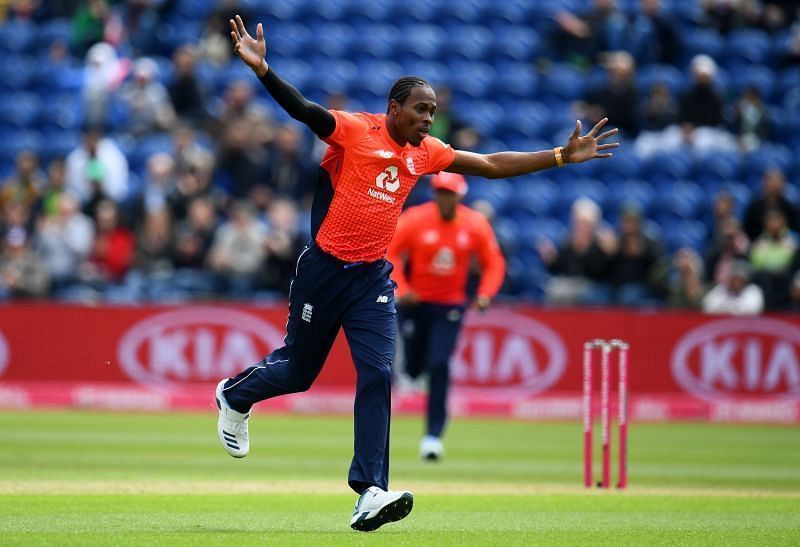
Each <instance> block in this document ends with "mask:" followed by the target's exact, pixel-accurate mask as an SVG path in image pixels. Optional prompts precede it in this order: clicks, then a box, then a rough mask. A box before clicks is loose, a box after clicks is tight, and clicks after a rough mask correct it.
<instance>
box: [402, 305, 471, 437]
mask: <svg viewBox="0 0 800 547" xmlns="http://www.w3.org/2000/svg"><path fill="white" fill-rule="evenodd" d="M463 316H464V308H463V306H457V305H456V306H454V305H445V304H432V303H428V302H421V303H419V304H417V305H415V306H403V307H401V308H400V309H399V310H398V320H399V323H400V333H401V335H402V336H403V348H404V349H403V351H404V356H405V367H406V373H407V374H408V375H409V376H411V377H412V378H417V377H418V376H419V375H420V374H422V373H423V372H427V373H428V411H427V419H426V428H427V434H428V435H431V436H433V437H441V436H442V433H444V428H445V425H446V424H447V393H448V391H449V390H450V355H451V354H452V353H453V349H455V346H456V341H457V340H458V333H459V331H460V330H461V321H462V319H463Z"/></svg>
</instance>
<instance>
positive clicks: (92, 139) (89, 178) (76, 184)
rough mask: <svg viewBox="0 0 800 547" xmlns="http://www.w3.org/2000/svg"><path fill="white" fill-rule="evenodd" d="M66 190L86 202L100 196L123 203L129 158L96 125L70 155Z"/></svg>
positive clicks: (68, 157)
mask: <svg viewBox="0 0 800 547" xmlns="http://www.w3.org/2000/svg"><path fill="white" fill-rule="evenodd" d="M65 169H66V183H67V189H68V190H69V191H70V192H72V193H74V194H75V195H76V196H77V197H78V198H79V199H80V201H81V203H87V202H88V201H89V200H90V199H92V197H93V196H96V195H101V196H105V197H108V198H111V199H113V200H114V201H117V202H121V201H123V200H124V199H125V198H126V197H127V195H128V160H127V159H126V158H125V155H124V154H123V153H122V151H121V150H120V149H119V147H118V146H117V144H116V143H115V142H114V141H113V140H111V139H110V138H108V137H105V136H104V134H103V131H102V130H101V129H100V128H99V127H97V126H90V127H88V128H87V129H86V130H85V132H84V136H83V144H81V145H80V146H79V147H78V148H76V149H75V150H73V151H72V152H70V153H69V155H68V156H67V161H66V165H65Z"/></svg>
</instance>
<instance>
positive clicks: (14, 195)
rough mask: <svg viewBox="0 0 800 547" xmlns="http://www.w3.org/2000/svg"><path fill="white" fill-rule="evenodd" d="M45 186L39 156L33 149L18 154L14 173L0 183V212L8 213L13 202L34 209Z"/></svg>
mask: <svg viewBox="0 0 800 547" xmlns="http://www.w3.org/2000/svg"><path fill="white" fill-rule="evenodd" d="M45 186H46V181H45V178H44V174H43V173H42V172H41V170H40V169H39V156H38V155H37V154H36V153H35V152H33V151H31V150H23V151H22V152H20V153H19V154H17V158H16V171H15V172H14V174H12V175H11V176H10V177H9V178H7V179H6V180H5V181H3V183H2V184H0V214H3V215H5V214H7V213H6V212H5V211H6V209H7V208H8V206H9V205H11V204H12V203H19V204H20V205H22V206H23V207H25V208H26V209H28V210H31V209H33V206H34V205H35V204H36V202H37V201H38V199H39V195H40V194H41V192H42V191H43V190H44V188H45Z"/></svg>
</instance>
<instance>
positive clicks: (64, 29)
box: [36, 18, 72, 52]
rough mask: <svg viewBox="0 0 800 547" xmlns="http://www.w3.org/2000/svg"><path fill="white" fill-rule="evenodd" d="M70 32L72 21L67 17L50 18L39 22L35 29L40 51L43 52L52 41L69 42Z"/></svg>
mask: <svg viewBox="0 0 800 547" xmlns="http://www.w3.org/2000/svg"><path fill="white" fill-rule="evenodd" d="M71 34H72V21H70V20H69V19H67V18H62V19H51V20H49V21H43V22H41V23H40V24H39V28H38V29H37V31H36V36H37V41H38V42H39V44H40V51H42V52H45V51H47V49H48V48H49V47H50V45H51V44H53V43H54V42H63V43H65V44H66V43H69V39H70V35H71Z"/></svg>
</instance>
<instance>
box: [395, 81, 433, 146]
mask: <svg viewBox="0 0 800 547" xmlns="http://www.w3.org/2000/svg"><path fill="white" fill-rule="evenodd" d="M435 112H436V94H435V93H434V92H433V89H431V88H430V87H414V88H412V89H411V94H409V96H408V98H407V99H406V101H405V103H403V104H401V105H400V108H399V109H398V111H397V126H398V129H399V130H400V134H401V135H402V136H403V138H404V139H405V140H406V141H407V142H408V143H409V144H411V145H412V146H419V145H420V144H421V143H422V139H424V138H425V137H427V136H428V133H429V132H430V130H431V124H432V123H433V115H434V113H435Z"/></svg>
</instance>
